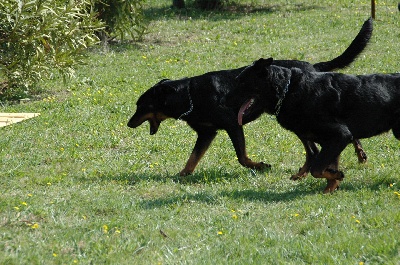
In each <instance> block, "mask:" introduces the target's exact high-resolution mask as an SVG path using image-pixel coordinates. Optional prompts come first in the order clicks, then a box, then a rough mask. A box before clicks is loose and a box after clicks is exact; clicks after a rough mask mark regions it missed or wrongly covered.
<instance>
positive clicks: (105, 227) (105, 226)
mask: <svg viewBox="0 0 400 265" xmlns="http://www.w3.org/2000/svg"><path fill="white" fill-rule="evenodd" d="M102 228H103V233H104V234H108V226H107V225H103V227H102Z"/></svg>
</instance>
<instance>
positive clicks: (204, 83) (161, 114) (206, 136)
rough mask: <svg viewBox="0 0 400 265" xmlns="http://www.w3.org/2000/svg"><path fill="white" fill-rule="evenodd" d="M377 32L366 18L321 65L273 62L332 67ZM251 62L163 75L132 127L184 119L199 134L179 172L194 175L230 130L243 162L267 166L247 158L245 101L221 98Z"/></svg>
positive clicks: (141, 101)
mask: <svg viewBox="0 0 400 265" xmlns="http://www.w3.org/2000/svg"><path fill="white" fill-rule="evenodd" d="M371 34H372V20H371V19H368V20H367V21H365V22H364V25H363V26H362V28H361V30H360V32H359V33H358V35H357V36H356V38H355V39H354V40H353V42H352V43H351V44H350V46H349V47H348V48H347V49H346V50H345V51H344V53H343V54H342V55H340V56H339V57H337V58H335V59H333V60H331V61H328V62H321V63H317V64H314V65H312V64H310V63H307V62H302V61H295V60H282V61H274V64H276V65H281V66H285V67H299V68H301V69H304V70H308V71H331V70H334V69H339V68H344V67H346V66H348V65H349V64H350V63H351V62H352V61H353V60H355V59H356V57H357V56H358V55H359V54H360V53H361V52H362V51H363V49H364V48H365V47H366V45H367V43H368V41H369V39H370V37H371ZM245 68H246V67H242V68H238V69H232V70H224V71H217V72H210V73H206V74H204V75H200V76H196V77H192V78H185V79H180V80H174V81H172V80H162V81H160V82H159V83H157V84H156V85H154V86H153V87H151V88H150V89H149V90H147V91H146V92H145V93H144V94H143V95H141V96H140V98H139V100H138V101H137V109H136V112H135V114H134V115H133V116H132V118H131V119H130V120H129V122H128V126H129V127H131V128H136V127H138V126H139V125H141V124H142V123H143V122H145V121H148V122H149V123H150V134H152V135H153V134H155V133H156V132H157V130H158V128H159V126H160V123H161V122H162V121H163V120H165V119H167V118H175V119H181V120H185V121H186V122H187V123H188V124H189V125H190V126H191V127H192V128H193V129H194V130H195V131H196V132H197V134H198V138H197V141H196V144H195V146H194V149H193V151H192V154H191V155H190V157H189V160H188V161H187V163H186V166H185V168H184V169H183V170H182V171H181V172H180V175H182V176H183V175H187V174H191V173H192V172H193V170H194V169H195V167H196V166H197V164H198V162H199V161H200V159H201V157H202V156H203V155H204V153H205V152H206V150H207V149H208V147H209V145H210V144H211V142H212V141H213V139H214V138H215V136H216V135H217V130H220V129H222V130H226V131H227V133H228V135H229V137H230V139H231V140H232V143H233V146H234V148H235V151H236V155H237V157H238V160H239V162H240V164H242V165H243V166H245V167H249V168H253V169H263V168H265V167H269V165H267V164H264V163H262V162H260V163H257V162H253V161H251V160H250V159H249V158H248V157H247V153H246V147H245V138H244V133H243V128H242V126H239V125H238V123H237V119H236V116H237V112H238V110H239V107H240V105H238V106H236V107H231V108H227V107H225V106H224V105H223V104H221V102H220V101H221V99H222V98H224V97H225V95H226V94H227V93H228V92H230V91H231V90H232V89H234V88H235V87H236V86H237V83H236V80H235V77H236V76H237V75H239V74H240V73H241V72H242V71H243V70H244V69H245ZM262 113H263V108H260V109H258V111H255V112H253V113H252V114H251V115H246V117H244V120H243V122H242V123H243V124H246V123H248V122H250V121H253V120H255V119H256V118H258V117H259V116H260V115H261V114H262ZM355 146H356V150H357V154H358V156H359V160H360V161H364V160H365V159H366V155H365V153H364V152H363V150H362V147H361V144H360V143H357V142H356V143H355ZM306 149H307V153H316V152H318V148H317V147H316V145H315V144H314V143H312V142H308V143H307V146H306Z"/></svg>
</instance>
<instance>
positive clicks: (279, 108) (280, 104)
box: [274, 79, 290, 117]
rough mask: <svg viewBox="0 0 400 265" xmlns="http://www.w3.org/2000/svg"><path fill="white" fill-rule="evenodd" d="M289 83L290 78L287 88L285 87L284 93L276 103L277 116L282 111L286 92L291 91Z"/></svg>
mask: <svg viewBox="0 0 400 265" xmlns="http://www.w3.org/2000/svg"><path fill="white" fill-rule="evenodd" d="M289 85H290V79H289V80H288V82H287V84H286V86H285V88H284V89H283V95H282V96H281V97H280V98H279V99H278V103H276V106H275V113H274V115H275V116H276V117H278V115H279V112H280V111H281V107H282V104H283V100H284V99H285V97H286V94H287V92H288V91H289Z"/></svg>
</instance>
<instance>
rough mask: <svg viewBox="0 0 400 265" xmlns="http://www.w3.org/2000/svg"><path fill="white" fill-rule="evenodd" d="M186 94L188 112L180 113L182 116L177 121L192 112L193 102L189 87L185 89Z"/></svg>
mask: <svg viewBox="0 0 400 265" xmlns="http://www.w3.org/2000/svg"><path fill="white" fill-rule="evenodd" d="M187 94H188V98H189V104H190V107H189V110H188V111H186V112H184V113H182V114H181V115H180V116H179V117H178V120H181V119H182V117H184V116H187V115H189V114H190V113H191V112H192V111H193V100H192V97H191V96H190V91H189V86H188V87H187Z"/></svg>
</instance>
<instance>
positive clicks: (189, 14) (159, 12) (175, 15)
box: [144, 3, 323, 21]
mask: <svg viewBox="0 0 400 265" xmlns="http://www.w3.org/2000/svg"><path fill="white" fill-rule="evenodd" d="M322 8H323V7H322V6H318V5H314V4H307V3H300V4H290V5H280V4H264V5H254V4H240V3H232V4H229V5H226V6H224V7H222V8H220V9H216V10H202V9H198V8H196V7H194V6H190V5H189V6H187V8H184V9H177V8H173V7H171V5H166V6H165V7H150V8H147V9H145V10H144V14H145V16H146V17H147V18H148V19H149V20H159V19H165V18H171V19H178V20H188V19H207V20H209V21H219V20H226V19H238V18H240V17H243V16H246V15H248V14H251V13H261V14H271V13H276V12H302V11H307V10H315V9H322Z"/></svg>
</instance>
